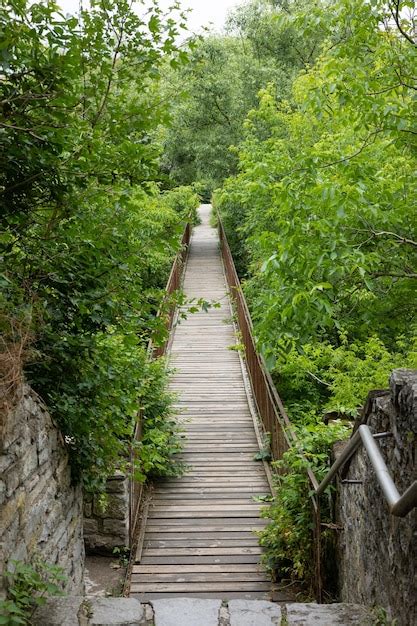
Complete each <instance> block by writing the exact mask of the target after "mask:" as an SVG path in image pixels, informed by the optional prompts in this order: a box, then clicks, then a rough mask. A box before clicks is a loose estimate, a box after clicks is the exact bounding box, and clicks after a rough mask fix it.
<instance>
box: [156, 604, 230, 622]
mask: <svg viewBox="0 0 417 626" xmlns="http://www.w3.org/2000/svg"><path fill="white" fill-rule="evenodd" d="M151 604H152V606H153V610H154V615H155V626H218V623H219V614H220V608H221V605H222V603H221V600H202V599H199V598H167V599H165V598H164V599H161V600H153V601H152V602H151Z"/></svg>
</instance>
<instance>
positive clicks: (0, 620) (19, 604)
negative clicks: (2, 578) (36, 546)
mask: <svg viewBox="0 0 417 626" xmlns="http://www.w3.org/2000/svg"><path fill="white" fill-rule="evenodd" d="M10 565H11V566H12V568H13V569H11V570H10V571H8V572H6V574H5V575H6V578H7V583H8V585H7V599H6V600H0V624H4V625H5V626H18V625H20V624H28V625H29V624H31V623H32V619H31V618H32V616H33V614H34V612H35V611H36V609H37V607H39V606H42V605H44V604H45V603H46V600H47V597H48V596H50V595H55V596H56V595H62V585H63V584H64V582H65V576H64V575H63V573H62V569H61V568H60V567H58V566H56V565H48V564H47V563H45V562H44V561H42V560H40V559H39V558H36V559H34V561H33V563H32V564H30V565H29V564H26V563H23V562H22V561H12V562H11V563H10Z"/></svg>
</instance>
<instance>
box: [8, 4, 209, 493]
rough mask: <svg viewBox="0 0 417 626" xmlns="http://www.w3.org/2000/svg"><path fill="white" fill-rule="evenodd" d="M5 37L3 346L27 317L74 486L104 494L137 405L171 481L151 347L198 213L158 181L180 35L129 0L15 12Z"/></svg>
mask: <svg viewBox="0 0 417 626" xmlns="http://www.w3.org/2000/svg"><path fill="white" fill-rule="evenodd" d="M143 13H144V12H142V14H143ZM0 23H1V30H2V56H1V62H2V73H3V81H2V85H1V102H2V109H1V119H0V125H1V128H0V131H1V141H2V144H3V150H2V153H1V157H0V163H1V166H2V167H1V168H0V169H1V174H0V202H1V206H0V220H1V235H0V245H1V247H2V251H1V257H0V258H1V263H2V267H1V272H0V277H1V281H2V293H1V296H0V306H1V309H2V316H1V319H2V320H5V321H4V323H3V321H2V327H3V328H2V330H3V331H4V333H5V342H4V343H5V345H6V346H7V349H9V348H10V345H13V343H15V342H16V333H15V331H14V329H15V327H16V320H20V319H24V320H25V324H26V326H28V328H27V329H26V328H25V331H26V330H27V334H28V335H29V336H30V338H31V341H32V346H31V355H30V359H29V361H28V363H27V365H26V370H25V374H26V377H27V379H28V381H29V382H30V383H31V384H32V386H33V387H34V388H35V390H36V391H38V392H39V393H40V394H41V396H42V397H43V398H44V400H45V401H46V403H47V404H48V406H49V408H50V410H51V412H52V414H53V416H54V418H55V419H56V420H57V422H58V424H59V426H60V428H61V430H62V432H63V434H64V436H65V441H66V442H67V445H68V447H69V450H70V452H71V462H72V467H73V474H74V478H75V479H77V480H82V482H83V483H84V485H85V486H86V487H87V488H88V489H96V488H99V487H100V486H101V485H102V484H103V482H104V480H105V478H106V476H108V475H109V474H110V473H111V472H112V471H113V470H114V468H115V467H116V466H117V465H120V464H121V463H122V464H123V463H124V462H125V459H126V451H127V449H128V442H129V441H130V440H131V437H132V434H133V430H134V426H135V421H136V418H137V414H138V412H139V409H140V407H141V405H142V404H144V406H148V405H149V406H150V407H151V408H149V409H146V410H145V409H144V436H145V438H146V437H147V438H148V439H147V440H146V441H145V442H144V444H143V450H142V451H141V453H140V463H139V469H138V471H139V473H140V472H142V473H143V468H144V467H145V466H146V468H147V469H146V471H149V472H153V471H155V472H159V473H163V472H164V471H165V470H166V471H168V466H169V461H168V455H169V454H170V453H171V452H172V451H173V450H174V449H175V450H176V449H178V445H179V444H178V441H179V440H178V438H176V437H177V436H176V435H174V427H173V423H172V420H171V418H170V410H169V406H168V405H169V401H168V398H167V396H166V392H165V391H164V385H165V384H166V375H165V373H164V372H163V366H162V365H158V364H150V363H148V361H147V357H146V347H147V343H148V341H149V339H150V337H151V335H152V336H153V337H154V339H155V340H158V339H160V340H161V341H163V339H164V337H165V335H166V329H165V327H164V322H163V320H164V317H163V316H161V317H160V318H158V317H157V316H156V312H157V311H158V308H159V307H160V305H161V303H162V300H163V297H164V287H165V284H166V280H167V277H168V275H169V271H170V268H171V264H172V261H173V258H174V257H175V254H176V253H177V251H178V250H179V246H180V243H179V242H180V237H181V234H182V231H183V228H184V221H185V218H188V216H189V215H190V214H192V212H193V211H195V206H196V204H197V197H196V195H195V194H193V193H192V192H191V191H190V190H186V189H181V190H178V191H176V190H172V191H170V192H166V193H163V194H161V193H160V191H159V188H158V186H157V184H156V182H155V181H156V180H157V179H158V178H159V171H158V159H159V153H160V148H159V144H158V141H157V139H156V138H157V132H158V128H159V127H160V125H161V124H163V123H166V121H167V113H168V112H167V108H166V104H165V103H164V102H163V96H162V94H161V90H160V86H159V81H160V72H161V68H162V66H163V65H165V64H166V63H168V64H169V63H171V62H172V63H176V64H177V65H181V64H182V63H184V62H186V57H187V54H186V51H185V50H184V49H183V47H182V48H181V49H180V48H179V47H178V45H177V43H176V40H177V37H178V33H179V29H182V26H178V27H177V24H176V23H175V21H174V20H172V19H170V18H169V17H168V16H167V15H165V14H164V12H163V11H162V10H161V9H160V8H159V7H158V5H157V4H156V3H153V4H152V7H151V8H150V9H149V11H148V12H147V13H146V14H145V16H144V17H140V14H139V13H137V12H136V11H134V10H133V9H132V7H131V3H129V2H126V1H125V0H110V1H106V2H105V3H103V2H101V1H94V2H92V3H91V8H89V10H88V11H82V12H81V13H80V15H78V16H76V17H64V16H63V15H62V14H61V13H60V12H59V10H58V9H57V6H56V5H55V3H53V2H46V3H39V4H36V3H35V4H33V3H28V2H26V1H25V0H8V1H7V2H6V3H5V4H3V5H2V7H1V9H0ZM174 299H175V298H174ZM151 398H152V402H151V400H150V399H151ZM158 403H159V404H158ZM157 429H160V430H161V439H162V441H158V442H157V443H155V441H153V440H152V438H153V439H156V430H157ZM174 439H175V443H174ZM169 471H171V469H169Z"/></svg>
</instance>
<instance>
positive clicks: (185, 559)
mask: <svg viewBox="0 0 417 626" xmlns="http://www.w3.org/2000/svg"><path fill="white" fill-rule="evenodd" d="M259 556H260V555H259V554H226V555H223V554H217V555H216V556H213V555H204V556H190V555H188V556H184V555H181V556H178V555H176V556H147V555H146V554H144V555H143V556H142V559H141V563H144V564H147V563H148V564H153V565H156V564H157V563H160V564H161V565H162V564H165V565H168V564H171V565H175V564H176V565H183V564H184V565H187V564H191V563H194V564H197V563H213V562H215V563H258V562H259Z"/></svg>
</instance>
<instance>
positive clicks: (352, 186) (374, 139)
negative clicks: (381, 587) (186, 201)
mask: <svg viewBox="0 0 417 626" xmlns="http://www.w3.org/2000/svg"><path fill="white" fill-rule="evenodd" d="M288 6H289V7H290V10H288V11H283V12H282V13H281V14H280V15H279V16H277V17H276V18H274V25H272V24H271V25H269V23H268V18H267V17H266V18H265V20H264V22H263V24H262V26H261V28H260V32H259V33H256V34H254V35H251V34H250V35H249V33H252V31H253V32H254V33H255V32H256V29H255V24H256V22H255V21H253V20H252V21H251V20H250V19H249V18H247V17H245V10H244V9H242V13H241V19H242V20H246V24H249V26H248V25H246V26H245V28H246V31H245V32H247V33H248V36H251V37H252V36H253V37H258V35H259V36H260V33H262V32H264V33H268V29H269V28H271V29H274V28H279V30H280V33H281V35H282V39H281V40H280V41H281V42H282V43H283V44H284V42H287V44H288V45H289V48H291V42H292V43H295V47H298V46H297V43H296V39H298V40H302V41H305V42H307V41H311V42H313V41H315V45H316V50H315V52H314V54H313V55H312V58H311V59H310V61H309V62H308V63H307V64H305V65H304V67H303V69H302V70H301V71H299V72H298V73H297V74H296V75H294V74H293V76H292V78H293V81H292V86H291V89H290V90H288V92H287V95H286V97H284V98H280V97H279V96H278V97H277V88H276V84H273V83H272V82H271V84H270V85H265V88H264V89H262V90H261V91H260V93H259V105H258V106H257V107H256V108H254V109H253V110H252V111H251V112H250V113H249V115H248V116H247V119H246V121H245V125H244V139H243V141H242V142H241V143H240V145H239V148H238V157H239V163H238V173H237V174H236V175H235V176H232V177H230V178H229V179H228V180H227V181H226V182H225V184H224V185H223V187H222V189H219V190H218V191H216V193H215V205H216V207H217V209H218V210H219V211H220V214H221V217H222V220H223V223H224V226H225V229H226V232H227V236H228V239H229V242H230V244H231V248H232V252H233V254H234V257H235V260H236V264H237V267H238V271H239V273H240V275H241V277H242V278H243V279H244V291H245V294H246V297H247V300H248V303H249V307H250V310H251V313H252V316H253V320H254V331H255V335H256V338H257V342H258V347H259V349H260V350H261V352H262V353H263V354H264V356H265V358H266V361H267V364H268V366H269V368H270V370H271V373H272V375H273V377H274V380H275V382H276V383H277V386H278V389H279V391H280V393H281V394H282V396H283V399H284V401H285V404H286V406H287V408H288V411H289V414H290V417H291V419H292V421H293V423H294V424H295V425H296V429H297V432H298V434H299V436H300V439H301V444H302V447H303V449H305V451H306V453H307V457H308V459H309V461H310V462H311V463H312V465H313V468H314V469H315V472H316V474H317V475H318V476H319V477H320V476H321V475H322V474H323V471H324V470H325V468H326V467H327V465H328V453H329V448H330V445H331V443H332V442H333V441H334V439H335V438H337V437H340V436H345V435H346V433H347V431H346V429H345V428H344V427H340V428H339V427H338V426H337V427H336V426H335V425H334V423H333V422H332V421H330V422H329V424H328V425H325V424H323V423H322V420H323V415H324V414H327V416H326V417H327V419H331V418H333V417H344V418H347V419H352V418H354V417H356V416H357V414H358V408H359V407H360V406H361V405H362V404H363V402H364V400H365V398H366V395H367V393H368V391H369V390H370V389H372V388H375V387H378V388H381V387H385V386H386V384H387V380H388V376H389V374H390V371H391V370H392V369H393V368H395V367H416V366H417V359H416V328H417V324H416V322H417V319H416V314H415V312H416V305H417V301H416V294H417V290H416V277H417V265H416V249H417V221H416V215H417V205H416V197H417V196H416V193H415V192H416V142H415V129H413V119H415V114H416V102H417V101H416V98H415V90H416V81H415V72H414V68H415V66H416V62H417V48H416V46H415V41H413V38H414V37H415V34H414V33H413V22H412V19H411V18H410V17H409V15H410V13H409V10H408V9H409V8H410V3H408V2H400V3H399V16H400V17H399V18H398V19H397V20H395V19H393V16H392V14H391V13H390V11H389V7H388V6H387V4H386V3H383V2H382V1H380V0H375V1H373V2H363V0H354V1H353V2H352V1H351V0H338V1H337V2H334V3H331V4H328V3H325V4H322V3H314V4H311V3H309V4H308V5H304V4H303V3H288ZM394 17H395V16H394ZM248 20H249V22H248ZM294 37H295V38H296V39H294ZM315 38H316V39H315ZM257 41H258V44H259V46H260V47H259V46H258V47H259V49H262V46H263V47H265V46H266V45H267V42H268V36H262V37H260V39H259V38H258V39H257ZM292 49H293V50H294V47H293V48H292ZM336 424H337V423H336ZM285 463H286V466H287V467H288V468H289V472H288V474H286V475H285V476H283V477H280V478H279V485H278V488H277V493H276V495H275V498H274V503H273V505H272V507H271V510H270V512H269V514H268V515H270V517H271V518H272V524H271V525H270V526H269V527H268V528H267V529H266V531H265V532H264V534H263V539H262V541H263V543H264V545H265V546H266V548H267V556H266V559H267V561H268V563H269V564H270V565H271V567H277V569H278V572H279V574H280V575H283V574H285V575H287V576H290V577H304V578H306V579H307V582H308V581H309V579H310V582H311V576H312V575H313V574H312V571H311V569H310V567H309V562H310V557H311V539H312V536H311V526H312V522H311V512H310V510H309V504H308V489H309V487H308V483H307V479H306V474H305V467H304V462H303V461H302V458H301V456H300V455H299V453H298V451H297V450H291V451H290V452H289V453H287V455H286V457H285ZM323 506H324V514H323V515H324V521H330V519H331V518H330V508H329V506H328V502H327V501H326V502H325V503H324V504H323ZM326 507H327V508H326Z"/></svg>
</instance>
